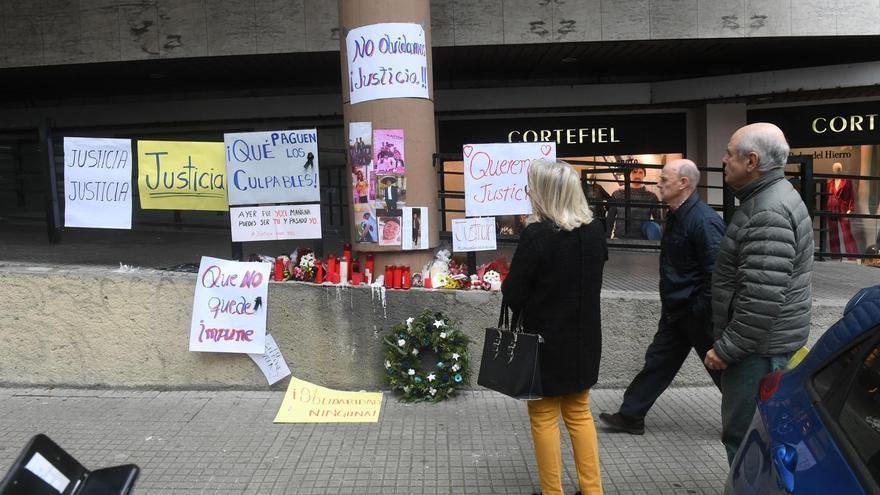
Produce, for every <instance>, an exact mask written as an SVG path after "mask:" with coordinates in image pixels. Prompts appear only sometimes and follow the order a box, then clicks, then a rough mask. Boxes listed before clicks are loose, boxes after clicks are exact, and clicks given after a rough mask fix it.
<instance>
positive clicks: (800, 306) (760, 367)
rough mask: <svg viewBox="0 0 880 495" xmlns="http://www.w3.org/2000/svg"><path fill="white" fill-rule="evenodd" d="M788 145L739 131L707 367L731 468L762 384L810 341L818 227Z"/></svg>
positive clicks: (728, 173) (770, 128) (771, 128)
mask: <svg viewBox="0 0 880 495" xmlns="http://www.w3.org/2000/svg"><path fill="white" fill-rule="evenodd" d="M788 153H789V148H788V143H787V142H786V140H785V135H784V134H783V133H782V131H781V130H780V129H779V128H778V127H776V126H775V125H773V124H768V123H758V124H751V125H747V126H745V127H742V128H740V129H739V130H737V131H736V132H735V133H734V134H733V136H731V138H730V142H729V143H728V145H727V151H726V152H725V154H724V160H723V161H724V182H726V183H727V184H728V185H729V186H730V187H731V188H733V190H734V194H736V197H737V198H738V199H739V202H740V203H739V207H738V208H737V209H736V211H735V212H734V213H733V216H732V217H731V219H730V224H729V225H728V226H727V230H726V231H725V233H724V237H723V239H722V240H721V247H720V248H719V250H718V258H717V260H716V263H715V271H714V272H713V274H712V314H713V324H714V334H715V343H714V344H713V346H712V349H711V350H709V352H707V353H706V359H705V360H704V362H705V364H706V367H707V368H708V369H711V370H722V373H721V390H722V394H721V441H722V442H723V443H724V447H725V449H726V450H727V460H728V462H730V463H732V462H733V459H734V456H735V455H736V452H737V450H738V449H739V446H740V443H741V442H742V440H743V436H745V433H746V431H747V430H748V427H749V423H750V422H751V421H752V416H754V414H755V399H756V396H757V394H758V383H759V382H760V380H761V378H762V377H763V376H764V375H766V374H767V373H770V372H771V371H775V370H777V369H780V368H783V367H785V365H786V364H787V363H788V359H789V357H790V356H791V355H792V354H793V353H794V352H795V351H797V350H798V349H800V348H801V347H803V345H804V344H806V342H807V337H808V336H809V334H810V309H811V305H812V300H813V298H812V292H811V278H812V272H813V249H814V245H813V222H812V220H811V219H810V215H809V213H808V212H807V207H806V205H804V202H803V200H801V196H800V194H799V193H798V192H797V191H796V190H795V189H794V187H792V185H791V184H790V183H789V182H788V181H787V180H785V170H784V167H785V163H786V162H787V161H788Z"/></svg>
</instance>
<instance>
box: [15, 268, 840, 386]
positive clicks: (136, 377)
mask: <svg viewBox="0 0 880 495" xmlns="http://www.w3.org/2000/svg"><path fill="white" fill-rule="evenodd" d="M195 278H196V277H195V275H193V274H181V273H169V272H156V271H149V270H143V271H128V272H120V271H119V270H110V269H102V268H77V267H70V268H57V267H48V266H24V265H6V266H4V267H0V299H2V300H3V301H6V303H5V308H4V309H5V311H6V314H7V315H14V316H12V317H11V318H10V319H9V320H8V321H6V322H5V328H4V355H3V359H2V360H0V384H3V385H18V386H42V385H50V386H83V387H100V386H108V387H149V388H157V389H168V388H242V389H263V388H266V387H267V385H266V382H265V379H264V378H263V377H262V374H261V373H260V371H259V370H258V368H257V367H256V366H255V365H254V364H253V362H251V360H250V359H249V358H248V357H247V356H245V355H239V354H222V353H193V352H189V351H188V350H187V346H188V341H189V337H188V335H189V326H190V316H191V311H192V300H193V291H194V287H195ZM500 303H501V298H500V294H497V293H495V294H493V293H488V292H483V291H425V290H411V291H388V292H387V293H386V295H385V299H384V304H383V299H382V297H381V294H378V293H376V292H374V291H371V290H370V289H368V288H363V287H360V288H338V287H332V286H316V285H312V284H299V283H291V282H287V283H280V284H279V283H272V284H271V285H270V287H269V301H268V315H269V319H268V330H269V332H270V333H271V334H272V335H273V336H274V337H275V339H276V341H277V342H278V344H279V346H280V347H281V351H282V353H283V354H284V356H285V358H286V360H287V362H288V363H289V365H290V368H291V370H292V372H293V373H294V375H295V376H297V377H299V378H302V379H305V380H309V381H312V382H314V383H318V384H321V385H324V386H328V387H335V388H340V389H349V390H352V389H353V390H357V389H376V388H380V387H382V381H381V376H382V349H383V348H382V338H383V337H384V336H385V335H386V332H387V331H388V330H389V329H390V328H391V327H392V326H393V325H394V324H395V323H397V322H402V321H403V320H404V319H406V318H407V317H408V316H411V315H416V314H419V313H421V311H423V310H424V309H425V308H429V309H431V310H434V311H442V312H443V313H445V314H446V315H448V316H450V317H452V318H453V319H455V320H457V321H459V322H460V328H462V329H463V330H464V331H465V332H466V333H467V334H468V335H469V336H470V337H471V340H472V342H471V345H470V347H469V354H470V358H471V362H472V366H473V368H472V369H473V371H474V377H476V371H477V370H478V369H479V364H480V362H479V361H480V351H481V348H482V341H483V334H484V328H485V327H486V326H487V325H494V323H495V321H496V319H497V311H498V308H499V305H500ZM844 304H845V301H826V302H823V303H817V304H814V310H813V334H812V338H813V340H815V338H816V337H817V336H818V335H819V334H820V333H821V332H822V331H824V330H825V329H826V328H827V327H828V326H829V325H830V324H831V323H832V322H834V321H836V320H837V318H839V317H840V314H841V313H842V309H843V306H844ZM602 311H603V315H602V321H603V323H602V324H603V335H604V339H603V357H602V364H601V371H600V375H599V380H600V381H599V386H604V387H609V386H618V387H619V386H625V385H626V384H627V383H628V382H629V380H631V379H632V377H633V376H635V374H636V373H637V372H638V370H639V369H640V367H641V366H642V363H643V356H644V352H645V349H646V348H647V346H648V344H649V343H650V341H651V338H652V337H653V334H654V332H655V331H656V321H657V319H658V318H659V316H660V302H659V299H658V297H657V295H656V294H650V293H637V292H627V293H610V292H609V293H606V294H604V295H603V298H602ZM285 383H286V382H282V383H281V384H279V385H276V387H282V386H284V384H285ZM473 383H474V386H475V378H474V382H473ZM676 383H677V384H679V385H694V384H700V385H705V384H707V383H708V378H707V375H706V373H705V371H704V370H703V367H702V365H701V363H700V362H699V361H698V360H697V359H696V358H695V357H693V356H692V357H690V358H688V361H687V363H686V364H685V367H684V368H683V370H682V373H681V374H680V375H679V377H678V379H677V380H676Z"/></svg>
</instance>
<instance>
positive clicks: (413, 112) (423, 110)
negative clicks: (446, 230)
mask: <svg viewBox="0 0 880 495" xmlns="http://www.w3.org/2000/svg"><path fill="white" fill-rule="evenodd" d="M387 22H406V23H415V24H420V25H421V26H422V28H423V29H424V31H425V44H426V46H427V59H428V67H427V69H428V76H427V80H428V91H429V99H423V98H390V99H382V100H372V101H365V102H361V103H357V104H354V105H352V104H351V98H350V90H349V69H348V62H349V58H348V54H347V50H346V35H347V33H348V32H349V31H350V30H351V29H354V28H358V27H361V26H366V25H371V24H379V23H387ZM339 23H340V30H339V40H340V59H341V64H342V102H343V114H344V122H345V143H346V146H347V143H348V133H349V122H372V125H373V129H403V131H404V154H405V166H406V206H407V207H420V206H421V207H428V213H429V214H428V218H429V225H428V230H429V232H430V240H429V246H430V247H431V248H434V247H436V246H437V244H438V243H439V231H440V225H439V221H440V217H439V215H438V212H437V205H438V198H437V174H436V171H435V170H434V167H433V163H432V160H433V155H434V153H435V151H436V149H437V145H436V139H435V126H434V81H433V71H432V67H431V59H432V57H431V7H430V2H429V0H340V2H339ZM376 145H377V143H373V146H376ZM350 171H351V170H350V166H349V172H350ZM347 183H348V184H349V187H348V190H349V195H348V197H349V201H351V198H352V192H351V191H352V185H351V181H350V180H347ZM351 214H352V225H351V229H350V231H351V239H352V240H354V239H355V225H356V222H355V221H354V220H355V219H354V208H351ZM423 228H424V223H423ZM378 234H379V235H381V232H379V233H378ZM406 234H407V233H406V232H404V233H403V235H406ZM353 247H354V250H355V251H358V252H373V253H376V269H377V271H379V272H380V274H381V273H383V272H381V271H380V270H381V269H380V267H382V268H384V266H385V265H387V264H397V265H409V266H410V267H411V269H412V271H413V273H416V272H418V271H419V270H421V267H422V265H423V264H424V263H425V262H427V261H428V260H429V259H430V258H431V255H432V254H433V251H432V250H431V249H424V250H421V251H402V248H401V247H400V246H396V247H394V246H380V245H378V244H373V243H353Z"/></svg>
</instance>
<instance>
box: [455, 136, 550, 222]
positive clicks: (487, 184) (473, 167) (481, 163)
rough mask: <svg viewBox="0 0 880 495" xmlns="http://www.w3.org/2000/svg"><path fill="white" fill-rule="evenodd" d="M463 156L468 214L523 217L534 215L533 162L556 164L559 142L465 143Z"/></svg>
mask: <svg viewBox="0 0 880 495" xmlns="http://www.w3.org/2000/svg"><path fill="white" fill-rule="evenodd" d="M462 154H463V156H464V209H465V215H466V216H469V217H480V216H495V215H521V214H527V213H531V212H532V205H531V203H530V202H529V189H528V172H529V167H531V165H532V160H538V159H544V160H549V161H556V143H500V144H466V145H464V147H463V148H462Z"/></svg>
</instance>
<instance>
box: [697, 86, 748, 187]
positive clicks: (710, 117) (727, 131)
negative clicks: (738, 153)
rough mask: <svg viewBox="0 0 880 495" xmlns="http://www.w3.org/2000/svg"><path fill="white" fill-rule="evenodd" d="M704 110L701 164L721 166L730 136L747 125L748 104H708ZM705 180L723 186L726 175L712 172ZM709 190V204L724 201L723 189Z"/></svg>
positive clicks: (710, 183)
mask: <svg viewBox="0 0 880 495" xmlns="http://www.w3.org/2000/svg"><path fill="white" fill-rule="evenodd" d="M704 110H705V123H704V125H702V131H703V132H702V133H701V134H700V153H699V164H701V165H705V166H708V167H720V166H721V159H722V158H723V157H724V150H726V149H727V143H729V142H730V136H731V135H733V133H734V132H736V130H737V129H739V128H740V127H742V126H744V125H746V105H745V104H744V103H726V104H708V105H706V106H705V109H704ZM704 181H705V184H706V185H709V186H722V185H724V175H722V174H721V172H711V173H709V174H707V177H706V178H705V179H704ZM708 191H709V194H708V197H707V198H706V200H707V201H708V202H709V204H721V203H722V202H723V201H724V196H723V193H722V191H721V189H709V190H708Z"/></svg>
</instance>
